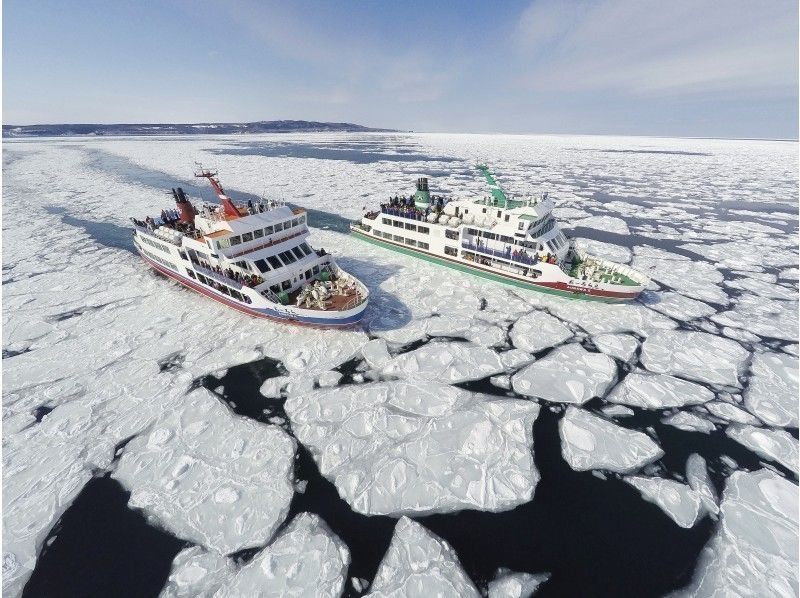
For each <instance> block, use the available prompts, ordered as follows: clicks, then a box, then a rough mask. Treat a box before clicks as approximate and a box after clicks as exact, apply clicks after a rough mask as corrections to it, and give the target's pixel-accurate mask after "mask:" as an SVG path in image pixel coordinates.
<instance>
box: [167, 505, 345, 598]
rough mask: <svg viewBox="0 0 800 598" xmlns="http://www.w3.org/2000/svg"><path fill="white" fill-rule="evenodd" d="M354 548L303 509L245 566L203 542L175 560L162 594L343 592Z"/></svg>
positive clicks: (225, 597) (223, 596)
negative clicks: (210, 550)
mask: <svg viewBox="0 0 800 598" xmlns="http://www.w3.org/2000/svg"><path fill="white" fill-rule="evenodd" d="M349 565H350V551H349V550H348V549H347V547H346V546H345V545H344V543H343V542H342V541H341V540H340V539H339V537H338V536H336V534H334V533H333V532H332V531H331V530H330V529H329V528H328V526H327V525H326V524H325V522H324V521H323V520H322V519H321V518H320V517H319V516H317V515H314V514H311V513H300V514H299V515H297V516H296V517H295V518H294V519H293V520H292V521H291V522H290V523H289V525H287V526H286V527H285V528H284V529H283V530H281V532H280V533H279V534H278V535H277V536H276V538H275V539H274V540H273V541H272V542H271V543H270V544H269V545H268V546H267V547H265V548H264V549H262V550H261V551H260V552H259V553H258V554H256V555H255V557H253V559H252V560H251V561H250V562H249V563H247V564H246V565H244V566H243V567H241V568H239V569H236V567H235V566H234V565H233V563H232V562H231V560H230V559H228V558H226V557H225V556H223V555H220V554H218V553H215V552H206V551H204V550H203V549H202V548H199V547H191V548H187V549H185V550H183V551H181V552H180V553H179V554H178V556H176V557H175V560H174V561H173V563H172V571H171V572H170V575H169V579H168V580H167V584H166V585H165V586H164V589H163V590H162V592H161V597H162V598H184V597H185V598H189V597H195V596H198V597H203V598H206V597H208V598H210V597H212V596H213V597H214V598H233V597H235V596H254V597H255V596H258V597H263V598H267V597H269V596H275V597H276V598H277V597H279V596H280V597H282V596H296V597H302V596H315V597H319V598H335V597H337V596H340V595H341V594H342V590H343V589H344V583H345V579H346V574H347V568H348V566H349Z"/></svg>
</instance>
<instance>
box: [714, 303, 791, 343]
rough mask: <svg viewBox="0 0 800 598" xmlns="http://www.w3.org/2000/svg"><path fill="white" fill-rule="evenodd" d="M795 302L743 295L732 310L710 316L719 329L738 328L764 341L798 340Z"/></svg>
mask: <svg viewBox="0 0 800 598" xmlns="http://www.w3.org/2000/svg"><path fill="white" fill-rule="evenodd" d="M797 313H798V312H797V301H777V300H774V299H765V298H763V297H755V296H753V295H749V294H748V295H742V296H741V297H739V299H737V301H736V304H735V305H734V306H733V308H732V309H729V310H728V311H723V312H720V313H718V314H715V315H713V316H711V320H713V321H714V322H716V323H717V324H719V325H721V326H729V327H731V328H740V329H742V330H746V331H747V332H751V333H753V334H757V335H758V336H762V337H767V338H778V339H783V340H787V341H795V342H797V340H798V332H797V331H798V319H797Z"/></svg>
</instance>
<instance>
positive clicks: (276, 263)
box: [267, 255, 283, 270]
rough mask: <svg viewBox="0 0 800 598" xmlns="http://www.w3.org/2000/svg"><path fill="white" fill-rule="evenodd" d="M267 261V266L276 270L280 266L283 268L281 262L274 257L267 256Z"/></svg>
mask: <svg viewBox="0 0 800 598" xmlns="http://www.w3.org/2000/svg"><path fill="white" fill-rule="evenodd" d="M267 261H268V262H269V265H270V266H272V267H273V268H275V269H276V270H277V269H278V268H280V267H281V266H283V264H281V261H280V260H279V259H278V258H277V257H275V256H274V255H270V256H268V257H267Z"/></svg>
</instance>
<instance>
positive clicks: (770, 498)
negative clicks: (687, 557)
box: [676, 469, 798, 598]
mask: <svg viewBox="0 0 800 598" xmlns="http://www.w3.org/2000/svg"><path fill="white" fill-rule="evenodd" d="M797 495H798V492H797V486H796V485H795V484H793V483H792V482H790V481H788V480H786V479H784V478H782V477H780V476H779V475H777V474H775V473H774V472H772V471H769V470H767V469H761V470H759V471H755V472H747V471H736V472H734V473H733V474H732V475H731V476H730V477H729V478H728V480H727V481H726V483H725V491H724V493H723V496H722V502H721V504H720V523H719V526H718V528H717V531H716V532H715V535H714V537H713V538H712V539H711V541H710V542H709V543H708V544H707V545H706V547H705V548H704V549H703V551H702V553H701V554H700V557H699V565H698V567H697V569H696V570H695V574H694V579H693V581H692V583H691V585H690V586H689V587H687V588H685V589H683V590H681V591H679V592H676V596H685V597H687V598H704V597H715V598H716V597H720V598H721V597H722V596H786V597H789V596H795V595H796V593H797V583H798V574H797V560H798V549H797V546H798V534H797V529H798V521H797V512H798V500H797Z"/></svg>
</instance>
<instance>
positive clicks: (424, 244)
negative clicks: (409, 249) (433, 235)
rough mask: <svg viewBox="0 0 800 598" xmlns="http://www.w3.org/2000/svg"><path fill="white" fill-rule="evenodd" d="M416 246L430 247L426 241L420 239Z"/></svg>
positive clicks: (421, 247)
mask: <svg viewBox="0 0 800 598" xmlns="http://www.w3.org/2000/svg"><path fill="white" fill-rule="evenodd" d="M417 246H418V247H419V248H420V249H429V248H430V245H428V244H427V243H424V242H422V241H420V242H419V243H417Z"/></svg>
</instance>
